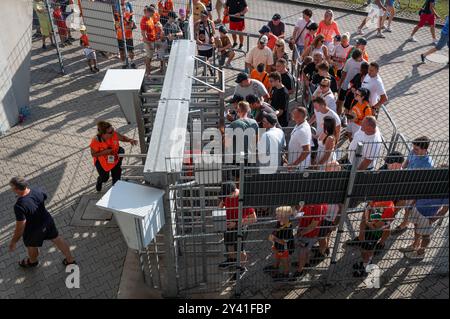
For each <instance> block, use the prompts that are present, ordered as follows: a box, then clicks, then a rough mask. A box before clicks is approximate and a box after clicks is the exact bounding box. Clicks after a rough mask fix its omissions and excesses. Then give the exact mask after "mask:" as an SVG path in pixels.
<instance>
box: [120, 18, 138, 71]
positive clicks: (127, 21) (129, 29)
mask: <svg viewBox="0 0 450 319" xmlns="http://www.w3.org/2000/svg"><path fill="white" fill-rule="evenodd" d="M132 17H133V14H132V13H129V12H125V13H124V15H123V25H124V27H125V41H123V32H122V24H121V21H120V16H119V14H116V16H115V28H116V33H117V42H118V44H119V54H120V60H122V61H125V43H126V45H127V53H128V57H129V58H130V60H131V67H132V68H134V69H135V68H136V64H134V62H133V60H134V43H133V30H134V29H136V24H135V23H134V21H133V20H132Z"/></svg>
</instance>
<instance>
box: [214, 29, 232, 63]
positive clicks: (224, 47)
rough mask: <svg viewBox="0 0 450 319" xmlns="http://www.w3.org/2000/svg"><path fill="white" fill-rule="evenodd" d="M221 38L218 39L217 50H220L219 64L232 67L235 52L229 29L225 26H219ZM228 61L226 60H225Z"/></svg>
mask: <svg viewBox="0 0 450 319" xmlns="http://www.w3.org/2000/svg"><path fill="white" fill-rule="evenodd" d="M219 35H220V36H219V38H218V41H217V51H218V52H219V65H220V66H223V65H225V66H226V67H231V61H232V60H233V58H234V56H235V53H234V51H233V49H232V48H231V47H232V44H231V39H230V37H229V36H228V30H227V28H225V27H224V26H220V27H219ZM225 61H226V62H225Z"/></svg>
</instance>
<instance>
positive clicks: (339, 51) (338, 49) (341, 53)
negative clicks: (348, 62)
mask: <svg viewBox="0 0 450 319" xmlns="http://www.w3.org/2000/svg"><path fill="white" fill-rule="evenodd" d="M352 48H353V47H352V46H351V45H348V46H347V47H346V48H344V47H343V46H342V44H339V45H337V46H335V47H334V49H333V52H332V53H331V56H332V57H337V58H341V59H345V58H347V55H348V53H349V52H350V50H351V49H352ZM344 63H345V62H338V70H341V69H342V68H343V67H344Z"/></svg>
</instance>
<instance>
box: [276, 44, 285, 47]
mask: <svg viewBox="0 0 450 319" xmlns="http://www.w3.org/2000/svg"><path fill="white" fill-rule="evenodd" d="M275 45H276V46H277V47H279V48H281V47H282V46H283V45H282V44H275Z"/></svg>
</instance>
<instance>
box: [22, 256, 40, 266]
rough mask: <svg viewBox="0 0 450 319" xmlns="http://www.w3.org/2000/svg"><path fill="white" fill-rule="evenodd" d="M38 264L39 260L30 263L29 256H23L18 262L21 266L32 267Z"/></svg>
mask: <svg viewBox="0 0 450 319" xmlns="http://www.w3.org/2000/svg"><path fill="white" fill-rule="evenodd" d="M37 265H39V261H36V262H34V263H30V258H24V259H22V260H21V261H20V262H19V266H20V267H22V268H33V267H36V266H37Z"/></svg>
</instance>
